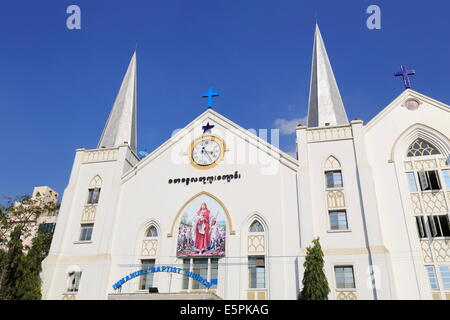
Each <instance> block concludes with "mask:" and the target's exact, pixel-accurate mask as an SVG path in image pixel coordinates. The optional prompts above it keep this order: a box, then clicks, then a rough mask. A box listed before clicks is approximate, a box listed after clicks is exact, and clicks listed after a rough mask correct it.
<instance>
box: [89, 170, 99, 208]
mask: <svg viewBox="0 0 450 320" xmlns="http://www.w3.org/2000/svg"><path fill="white" fill-rule="evenodd" d="M101 186H102V179H101V178H100V176H98V175H96V176H95V177H94V178H92V180H91V182H90V183H89V189H88V198H87V204H88V205H93V204H97V203H98V200H99V198H100V190H101Z"/></svg>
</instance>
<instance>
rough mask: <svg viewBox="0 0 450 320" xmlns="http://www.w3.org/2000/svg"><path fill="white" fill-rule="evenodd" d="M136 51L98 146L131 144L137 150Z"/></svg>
mask: <svg viewBox="0 0 450 320" xmlns="http://www.w3.org/2000/svg"><path fill="white" fill-rule="evenodd" d="M136 87H137V82H136V51H135V52H134V54H133V57H132V58H131V61H130V64H129V66H128V70H127V73H126V74H125V77H124V78H123V81H122V85H121V86H120V89H119V93H118V94H117V97H116V100H115V101H114V105H113V108H112V110H111V113H110V114H109V117H108V121H107V122H106V125H105V129H103V133H102V136H101V138H100V141H99V143H98V146H97V148H113V147H117V146H120V145H122V144H124V143H125V142H126V143H128V144H129V146H130V148H131V149H132V150H133V151H134V152H136V146H137V142H136V135H137V134H136Z"/></svg>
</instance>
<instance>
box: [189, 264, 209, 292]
mask: <svg viewBox="0 0 450 320" xmlns="http://www.w3.org/2000/svg"><path fill="white" fill-rule="evenodd" d="M192 272H194V273H195V274H198V275H199V276H200V277H202V278H203V279H208V258H206V259H204V258H201V259H194V267H193V270H192ZM200 286H201V287H200ZM204 288H205V287H203V285H202V284H201V283H200V282H199V281H193V282H192V289H204Z"/></svg>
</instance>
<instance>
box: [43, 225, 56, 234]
mask: <svg viewBox="0 0 450 320" xmlns="http://www.w3.org/2000/svg"><path fill="white" fill-rule="evenodd" d="M55 225H56V224H55V223H41V224H40V225H39V231H45V232H53V231H54V230H55Z"/></svg>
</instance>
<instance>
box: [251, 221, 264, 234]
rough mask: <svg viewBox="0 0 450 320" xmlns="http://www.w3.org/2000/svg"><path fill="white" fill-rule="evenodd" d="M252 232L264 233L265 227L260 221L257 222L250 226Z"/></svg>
mask: <svg viewBox="0 0 450 320" xmlns="http://www.w3.org/2000/svg"><path fill="white" fill-rule="evenodd" d="M250 232H264V227H263V225H262V224H261V222H259V221H258V220H255V221H254V222H253V223H252V224H251V226H250Z"/></svg>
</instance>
